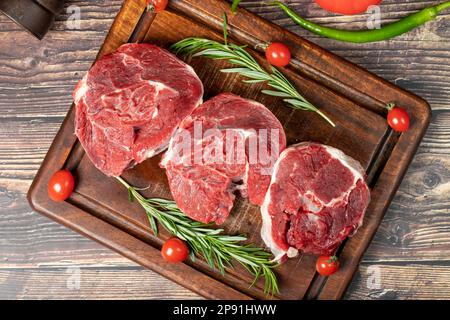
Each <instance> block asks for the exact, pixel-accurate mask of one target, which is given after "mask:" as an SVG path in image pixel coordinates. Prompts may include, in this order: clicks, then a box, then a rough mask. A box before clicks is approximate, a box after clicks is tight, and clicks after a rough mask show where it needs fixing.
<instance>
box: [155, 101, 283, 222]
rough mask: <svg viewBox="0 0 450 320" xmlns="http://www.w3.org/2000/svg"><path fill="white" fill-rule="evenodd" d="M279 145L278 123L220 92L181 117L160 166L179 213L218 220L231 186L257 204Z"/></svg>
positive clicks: (225, 210) (229, 206) (264, 110)
mask: <svg viewBox="0 0 450 320" xmlns="http://www.w3.org/2000/svg"><path fill="white" fill-rule="evenodd" d="M285 147H286V136H285V133H284V130H283V127H282V126H281V124H280V122H279V121H278V120H277V118H276V117H275V116H274V115H273V114H272V113H271V112H270V111H269V110H268V109H267V108H266V107H264V106H263V105H262V104H260V103H257V102H255V101H250V100H246V99H243V98H241V97H239V96H236V95H233V94H230V93H224V94H220V95H218V96H216V97H214V98H212V99H211V100H209V101H207V102H205V103H204V104H202V105H201V106H200V107H198V108H197V109H195V110H194V112H193V113H192V114H191V115H190V116H188V117H187V118H186V119H185V120H183V122H182V123H181V125H180V127H179V129H178V130H177V133H176V134H175V136H174V137H173V138H172V139H171V141H170V145H169V149H168V150H167V152H166V153H165V154H164V156H163V159H162V161H161V166H162V167H164V168H166V169H167V171H166V173H167V177H168V180H169V185H170V190H171V192H172V195H173V197H174V199H175V201H176V203H177V205H178V207H179V208H180V209H181V210H182V211H183V212H184V213H185V214H187V215H188V216H190V217H191V218H193V219H195V220H197V221H201V222H205V223H209V222H212V221H215V222H216V223H217V224H221V223H223V222H224V221H225V219H226V218H227V217H228V215H229V214H230V211H231V209H232V207H233V202H234V199H235V192H237V191H239V192H240V194H241V196H243V197H248V198H249V200H250V202H251V203H253V204H256V205H261V204H262V201H263V199H264V196H265V193H266V191H267V187H268V186H269V183H270V177H271V173H272V168H273V165H274V164H275V162H276V159H278V156H279V154H280V152H281V151H282V150H284V148H285Z"/></svg>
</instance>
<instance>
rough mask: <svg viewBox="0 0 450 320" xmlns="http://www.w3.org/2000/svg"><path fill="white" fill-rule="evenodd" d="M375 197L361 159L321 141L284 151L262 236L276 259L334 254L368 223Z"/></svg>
mask: <svg viewBox="0 0 450 320" xmlns="http://www.w3.org/2000/svg"><path fill="white" fill-rule="evenodd" d="M369 201H370V194H369V189H368V187H367V184H366V182H365V173H364V170H363V168H362V167H361V165H360V164H359V162H357V161H356V160H354V159H352V158H350V157H349V156H347V155H345V154H344V153H343V152H342V151H340V150H338V149H335V148H332V147H329V146H325V145H321V144H316V143H301V144H297V145H294V146H291V147H289V148H287V149H286V150H284V152H283V153H282V154H281V155H280V158H279V159H278V161H277V163H276V164H275V167H274V172H273V175H272V180H271V183H270V187H269V190H268V191H267V194H266V197H265V199H264V203H263V205H262V207H261V214H262V219H263V226H262V229H261V236H262V238H263V240H264V242H265V243H266V245H267V246H268V247H269V248H270V249H271V250H272V252H273V253H274V255H275V259H277V260H280V259H282V258H284V257H285V256H286V255H287V256H288V257H294V256H296V255H297V253H298V251H300V252H302V253H310V254H316V255H328V254H333V253H334V251H335V250H336V249H337V247H338V246H339V244H340V243H341V242H342V241H343V240H344V239H345V238H346V237H348V236H351V235H352V234H354V233H355V232H356V230H357V229H358V227H359V226H360V225H361V224H362V221H363V217H364V212H365V210H366V208H367V205H368V204H369Z"/></svg>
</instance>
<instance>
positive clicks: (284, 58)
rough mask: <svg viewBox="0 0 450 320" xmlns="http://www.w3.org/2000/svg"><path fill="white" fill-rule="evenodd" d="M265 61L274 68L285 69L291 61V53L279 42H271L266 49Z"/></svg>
mask: <svg viewBox="0 0 450 320" xmlns="http://www.w3.org/2000/svg"><path fill="white" fill-rule="evenodd" d="M266 59H267V61H268V62H269V63H270V64H271V65H273V66H275V67H285V66H287V65H288V64H289V61H291V51H290V50H289V48H288V47H287V46H286V45H285V44H284V43H281V42H272V43H271V44H269V45H268V46H267V48H266Z"/></svg>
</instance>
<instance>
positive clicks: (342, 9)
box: [315, 0, 381, 14]
mask: <svg viewBox="0 0 450 320" xmlns="http://www.w3.org/2000/svg"><path fill="white" fill-rule="evenodd" d="M315 1H316V3H317V4H318V5H319V6H321V7H322V8H323V9H325V10H328V11H331V12H334V13H340V14H359V13H364V12H366V11H367V9H368V8H369V7H370V6H374V5H379V4H380V3H381V0H315Z"/></svg>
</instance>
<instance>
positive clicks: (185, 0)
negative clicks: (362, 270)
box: [28, 0, 431, 299]
mask: <svg viewBox="0 0 450 320" xmlns="http://www.w3.org/2000/svg"><path fill="white" fill-rule="evenodd" d="M224 11H225V12H226V13H227V14H228V18H229V25H230V26H229V27H230V39H231V40H232V41H234V42H236V43H238V44H246V45H248V48H249V50H250V51H251V53H252V54H253V55H254V56H255V57H257V59H258V60H259V61H260V62H261V63H265V62H264V54H263V52H262V51H261V50H259V49H252V48H255V46H256V45H257V44H260V43H267V42H271V41H282V42H284V43H286V44H287V45H288V46H289V47H290V48H291V50H292V54H293V60H292V63H291V65H290V66H289V67H288V68H284V69H283V70H282V71H283V72H284V73H285V74H286V76H287V77H288V78H289V79H290V80H291V81H292V83H294V85H295V86H296V87H297V88H298V90H299V91H300V92H301V93H302V94H303V95H304V96H305V97H306V98H307V99H308V100H310V101H311V102H312V103H313V104H314V105H316V106H317V107H319V108H320V109H321V110H322V111H324V112H325V113H326V114H327V115H328V116H329V117H330V118H331V119H332V120H333V121H334V122H335V123H336V127H334V128H333V127H331V126H330V125H329V124H327V123H326V122H325V121H324V120H323V119H321V118H320V117H319V116H317V115H316V114H314V113H311V112H305V111H296V110H293V109H291V108H289V107H287V106H285V105H284V104H283V102H281V101H280V100H279V99H277V98H274V97H269V96H265V95H262V94H261V93H260V91H261V89H262V88H263V86H264V85H254V84H253V85H249V84H245V83H243V82H242V81H241V80H242V79H241V78H240V77H239V76H237V75H231V74H223V73H221V72H220V71H219V70H220V69H221V68H223V67H225V66H226V65H227V63H226V62H224V61H212V60H208V59H203V58H194V59H192V60H191V61H188V63H190V64H191V65H192V66H193V67H194V69H195V71H196V72H197V74H198V75H199V77H200V78H201V79H202V81H203V83H204V86H205V97H204V98H205V100H206V99H208V98H209V97H212V96H214V95H216V94H218V93H220V92H225V91H230V92H233V93H235V94H239V95H241V96H243V97H245V98H249V99H254V100H257V101H260V102H261V103H263V104H265V105H266V106H267V107H268V108H269V109H270V110H271V111H272V112H273V113H274V114H275V115H276V116H277V117H278V119H279V120H280V121H281V123H282V124H283V126H284V128H285V130H286V135H287V138H288V144H294V143H297V142H301V141H316V142H320V143H325V144H329V145H331V146H334V147H337V148H339V149H341V150H343V151H344V152H345V153H347V154H348V155H350V156H352V157H354V158H355V159H357V160H359V161H360V162H361V164H362V165H363V166H364V167H365V169H366V171H367V176H368V182H369V185H370V188H371V196H372V200H371V203H370V205H369V208H368V210H367V213H366V216H365V219H364V224H363V226H362V227H361V228H360V229H359V231H358V232H357V234H356V235H355V236H354V237H352V238H350V239H348V240H347V241H345V243H344V244H343V245H342V246H341V248H340V250H339V255H340V259H341V264H342V266H341V269H340V271H339V272H338V273H336V274H335V275H333V276H331V277H329V278H323V277H321V276H319V275H317V274H316V272H315V261H316V257H314V256H309V255H303V256H300V257H298V258H295V259H290V260H289V261H287V262H286V263H284V264H283V265H281V266H280V267H278V268H277V269H276V274H277V277H278V279H279V284H280V294H279V295H277V296H275V297H273V298H274V299H339V298H340V297H342V295H343V294H344V292H345V289H346V288H347V286H348V284H349V282H350V281H351V279H352V277H353V275H354V273H355V271H356V270H357V266H358V263H359V261H360V259H361V257H362V255H363V253H364V251H365V250H366V248H367V247H368V245H369V243H370V241H371V239H372V237H373V235H374V234H375V232H376V230H377V228H378V225H379V224H380V221H381V219H382V218H383V215H384V213H385V211H386V209H387V208H388V206H389V204H390V202H391V200H392V198H393V196H394V194H395V192H396V190H397V188H398V186H399V184H400V182H401V180H402V178H403V176H404V174H405V172H406V170H407V168H408V165H409V163H410V162H411V160H412V157H413V155H414V153H415V151H416V149H417V147H418V145H419V143H420V140H421V139H422V137H423V135H424V133H425V130H426V128H427V126H428V123H429V120H430V114H431V112H430V107H429V105H428V104H427V103H426V102H425V101H424V100H422V99H420V98H419V97H417V96H415V95H413V94H411V93H409V92H407V91H405V90H403V89H400V88H398V87H396V86H394V85H393V84H390V83H388V82H387V81H385V80H383V79H380V78H378V77H377V76H375V75H373V74H371V73H369V72H368V71H365V70H363V69H361V68H359V67H357V66H355V65H353V64H351V63H349V62H348V61H345V60H344V59H341V58H339V57H337V56H335V55H333V54H331V53H330V52H328V51H326V50H324V49H322V48H320V47H318V46H316V45H314V44H312V43H310V42H308V41H307V40H304V39H302V38H300V37H298V36H297V35H295V34H293V33H290V32H288V31H286V30H284V29H282V28H280V27H278V26H276V25H274V24H272V23H271V22H269V21H266V20H264V19H262V18H260V17H258V16H256V15H254V14H252V13H250V12H247V11H246V10H244V9H239V11H238V13H237V14H235V15H233V14H232V13H231V12H229V4H228V3H226V2H224V1H222V0H171V1H170V5H169V8H168V9H167V10H166V11H164V12H163V13H159V14H156V15H155V14H150V13H146V12H145V0H126V1H125V2H124V4H123V7H122V9H121V11H120V12H119V14H118V15H117V17H116V19H115V21H114V23H113V25H112V27H111V30H110V32H109V34H108V36H107V38H106V40H105V42H104V44H103V46H102V48H101V49H100V52H99V55H98V56H99V57H100V56H102V55H104V54H108V53H110V52H113V51H114V50H115V49H116V48H117V47H119V46H120V45H122V44H123V43H126V42H151V43H155V44H157V45H160V46H163V47H166V48H167V47H168V46H169V45H171V44H172V43H174V42H176V41H178V40H181V39H183V38H186V37H192V36H196V37H205V38H210V39H214V40H219V41H220V40H221V39H222V14H223V12H224ZM388 102H395V103H397V104H398V105H402V106H404V107H405V108H407V109H408V111H409V113H410V116H411V128H410V130H409V131H408V132H406V133H403V134H401V135H400V134H397V133H395V132H393V131H392V130H391V129H390V128H389V127H388V126H387V124H386V119H385V118H386V110H385V109H384V108H383V106H384V105H385V104H386V103H388ZM74 113H75V112H74V109H73V106H72V108H71V109H70V110H69V112H68V115H67V117H66V119H65V120H64V122H63V125H62V126H61V129H60V130H59V132H58V134H57V136H56V138H55V140H54V142H53V144H52V146H51V148H50V150H49V152H48V154H47V156H46V157H45V159H44V162H43V164H42V166H41V168H40V170H39V171H38V173H37V175H36V178H35V179H34V182H33V184H32V186H31V188H30V191H29V193H28V199H29V201H30V203H31V205H32V206H33V208H34V209H35V210H36V211H39V212H41V213H42V214H44V215H46V216H48V217H50V218H51V219H53V220H55V221H57V222H59V223H61V224H63V225H65V226H67V227H69V228H71V229H73V230H75V231H77V232H79V233H81V234H83V235H85V236H86V237H89V238H91V239H93V240H96V241H98V242H100V243H102V244H104V245H105V246H107V247H109V248H111V249H112V250H114V251H116V252H118V253H120V254H122V255H124V256H126V257H128V258H129V259H131V260H133V261H135V262H137V263H139V264H141V265H143V266H145V267H147V268H149V269H152V270H154V271H156V272H158V273H160V274H162V275H164V276H165V277H167V278H169V279H172V280H173V281H175V282H177V283H179V284H181V285H183V286H185V287H186V288H188V289H191V290H193V291H195V292H197V293H199V294H201V295H203V296H204V297H206V298H211V299H252V298H257V299H264V298H266V296H265V295H264V293H263V290H262V285H263V283H262V281H260V282H258V283H257V284H256V285H255V286H253V287H249V283H251V282H252V277H251V276H250V275H249V274H248V273H247V272H246V271H245V270H244V269H243V268H240V267H236V269H234V270H229V272H227V273H226V274H225V275H221V274H220V273H219V272H217V271H216V270H211V269H210V268H209V267H208V266H207V264H206V263H205V262H203V261H201V260H197V261H196V262H195V263H194V262H191V261H188V262H186V263H185V264H168V263H165V262H164V261H163V260H162V258H161V256H160V252H159V250H160V248H161V245H162V243H163V241H164V240H165V239H167V238H168V237H169V236H170V235H169V234H168V233H165V232H161V234H160V236H159V237H158V238H157V237H154V236H153V235H152V232H151V229H150V226H149V223H148V221H147V217H146V214H145V213H144V212H143V210H142V208H141V207H139V205H138V204H136V203H130V202H128V200H127V190H125V188H124V187H123V186H122V185H120V184H119V183H118V182H117V181H116V180H115V179H113V178H108V177H106V176H105V175H103V174H102V173H101V172H100V171H98V170H97V169H96V168H95V167H94V166H93V165H92V164H91V162H90V160H89V159H88V157H87V156H86V155H85V153H84V151H83V148H82V147H81V145H80V143H79V142H78V140H77V139H76V137H75V135H74ZM159 160H160V156H157V157H154V158H152V159H149V160H147V161H145V162H144V163H142V164H140V165H138V166H137V167H135V168H134V169H132V170H129V171H127V172H126V173H125V174H124V176H123V177H124V178H125V179H126V180H128V181H129V182H130V183H132V184H134V185H136V186H148V185H150V188H149V189H147V190H146V191H145V192H143V193H144V195H145V196H148V197H162V198H170V197H171V196H170V191H169V189H168V186H167V181H166V177H165V173H164V171H163V170H162V169H160V168H159V166H158V162H159ZM63 167H65V168H68V169H69V170H71V171H72V172H73V173H74V175H75V178H76V181H77V185H76V189H75V192H74V193H73V195H72V196H71V197H70V198H69V199H68V200H67V201H65V202H62V203H55V202H52V201H51V200H50V199H49V198H48V196H47V183H48V180H49V178H50V176H51V174H52V173H53V172H55V171H56V170H59V169H61V168H63ZM260 226H261V219H260V213H259V208H258V207H256V206H252V205H250V204H249V203H248V202H247V201H246V200H243V199H238V200H237V202H236V205H235V207H234V209H233V212H232V214H231V216H230V218H229V220H228V221H227V222H226V223H225V226H224V227H225V229H226V231H227V232H228V233H230V234H235V233H245V234H247V235H248V237H249V239H250V241H251V242H253V243H255V244H256V245H263V243H262V241H261V238H260V235H259V229H260Z"/></svg>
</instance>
